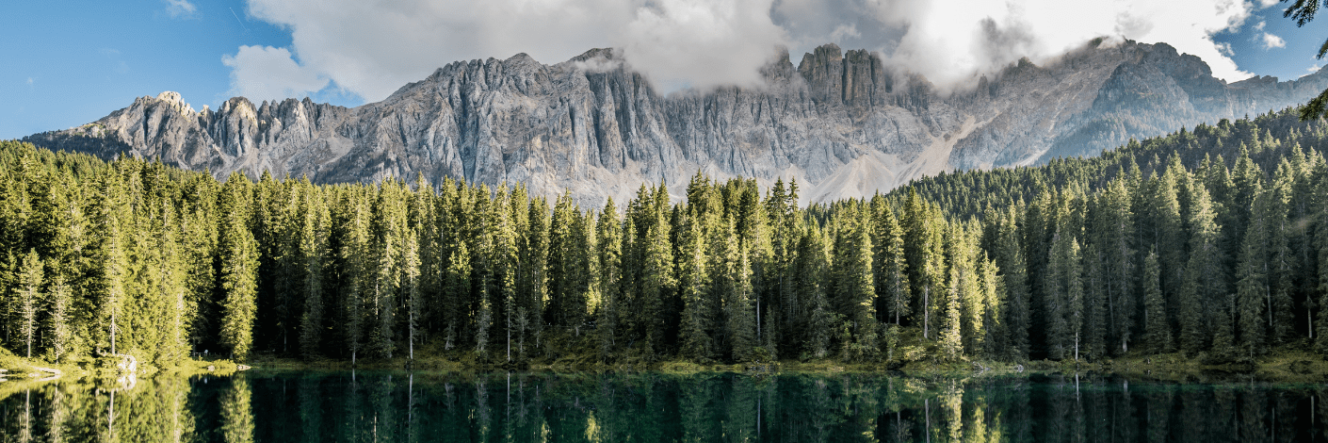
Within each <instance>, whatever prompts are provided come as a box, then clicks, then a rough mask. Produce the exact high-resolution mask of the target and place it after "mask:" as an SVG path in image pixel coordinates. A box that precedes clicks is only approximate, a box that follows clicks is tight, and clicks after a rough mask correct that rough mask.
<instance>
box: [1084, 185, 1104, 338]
mask: <svg viewBox="0 0 1328 443" xmlns="http://www.w3.org/2000/svg"><path fill="white" fill-rule="evenodd" d="M1092 212H1095V210H1090V213H1092ZM1083 259H1084V328H1083V346H1082V347H1081V348H1082V353H1083V354H1086V355H1088V356H1090V357H1092V358H1093V359H1100V358H1105V357H1106V356H1107V326H1108V325H1107V292H1106V283H1105V281H1106V273H1105V270H1104V269H1103V268H1104V267H1105V265H1104V264H1103V253H1102V249H1101V248H1100V247H1099V246H1098V245H1097V244H1096V243H1089V244H1088V246H1087V247H1086V248H1084V254H1083Z"/></svg>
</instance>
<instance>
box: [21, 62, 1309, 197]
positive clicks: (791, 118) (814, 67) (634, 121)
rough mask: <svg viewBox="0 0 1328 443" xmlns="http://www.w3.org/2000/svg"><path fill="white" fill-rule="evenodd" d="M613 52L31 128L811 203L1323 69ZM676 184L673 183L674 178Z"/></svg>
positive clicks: (142, 142) (121, 144)
mask: <svg viewBox="0 0 1328 443" xmlns="http://www.w3.org/2000/svg"><path fill="white" fill-rule="evenodd" d="M620 60H621V57H617V56H616V55H615V53H614V52H613V51H611V50H602V49H597V50H592V51H589V52H586V53H585V54H583V55H581V56H578V57H576V58H574V59H572V60H569V61H566V62H563V63H559V64H555V65H544V64H540V63H539V62H536V61H535V60H533V59H531V58H530V57H528V56H526V55H525V54H518V55H516V56H513V57H511V58H508V59H506V60H497V59H492V58H491V59H488V60H482V61H481V60H472V61H469V62H456V63H452V64H449V65H447V66H445V67H443V68H441V69H438V70H437V71H436V72H434V74H433V75H431V76H429V77H428V78H426V79H424V80H422V81H419V82H416V83H411V84H408V85H406V86H404V87H402V88H401V89H400V90H398V91H397V92H396V93H394V94H392V95H391V96H390V97H388V98H387V99H386V100H384V101H382V102H378V103H371V104H367V105H364V106H360V107H357V108H344V107H339V106H331V105H325V104H316V103H313V102H312V101H310V100H308V99H305V100H303V101H298V100H294V99H289V100H285V101H281V102H263V103H261V104H260V105H257V106H255V105H254V104H253V103H251V102H250V101H249V100H247V99H245V98H242V97H237V98H232V99H230V100H228V101H226V102H225V103H224V104H223V105H222V106H221V108H220V109H217V110H208V109H206V108H204V109H203V111H202V112H198V111H195V110H193V109H192V108H190V107H189V105H187V104H185V102H184V101H183V100H182V99H181V97H180V96H179V94H176V93H173V92H166V93H162V94H161V95H158V96H157V97H155V98H153V97H142V98H139V99H137V100H135V101H134V103H133V104H132V105H130V106H129V107H127V108H124V109H121V110H118V111H115V112H113V113H111V115H109V116H107V117H105V118H103V119H101V120H98V121H96V122H94V123H90V124H87V125H84V126H81V127H78V128H73V129H69V130H64V131H55V132H48V133H42V134H36V135H33V136H30V137H28V138H27V139H26V140H27V141H29V142H32V143H34V144H37V145H39V146H44V147H48V148H52V149H67V150H76V151H83V152H90V153H93V154H97V155H100V156H103V157H111V156H114V155H117V154H118V153H121V152H127V153H129V154H131V155H135V156H140V157H146V158H158V157H159V158H161V160H162V161H164V162H166V163H168V164H171V165H176V166H180V167H184V168H190V169H196V170H201V169H204V168H207V169H209V170H211V171H212V173H213V174H214V175H216V176H217V177H219V178H224V177H225V176H226V175H229V174H230V173H232V172H234V171H242V172H244V173H246V174H248V175H249V176H251V177H257V176H258V175H260V174H261V173H262V172H263V171H264V170H267V171H270V172H271V173H272V174H273V175H276V176H283V175H287V174H289V175H291V176H301V175H307V176H308V177H309V178H310V179H312V180H313V181H315V182H322V183H328V182H348V181H370V180H380V179H383V178H385V177H389V176H395V177H402V178H406V179H411V180H413V179H414V178H415V176H416V175H417V174H423V175H424V177H425V178H426V179H428V180H430V181H432V182H438V181H441V180H442V179H443V177H452V178H455V179H465V180H466V181H468V182H472V183H474V182H480V183H487V184H489V185H491V186H493V185H497V184H498V183H500V182H503V181H507V182H521V183H525V184H526V185H528V186H529V187H530V189H531V191H532V193H535V194H542V195H555V194H562V193H563V192H564V191H565V190H567V191H570V192H571V194H572V195H573V196H574V197H575V198H576V199H577V201H579V202H580V203H582V204H586V205H600V204H602V202H603V200H604V198H605V197H608V196H613V197H615V200H617V201H626V200H627V198H628V197H629V196H631V195H634V194H635V192H636V189H637V188H638V187H639V186H640V185H641V184H642V183H643V182H658V181H660V180H667V181H668V182H669V183H676V184H679V185H681V184H684V183H686V182H687V180H688V179H689V178H690V177H691V176H692V175H694V174H695V173H696V172H697V171H698V170H700V171H703V172H706V173H708V174H710V175H712V176H716V177H719V178H727V177H731V176H743V177H753V178H756V179H757V180H759V181H760V182H761V183H762V184H769V183H773V182H774V180H776V179H777V178H783V179H784V180H785V181H788V180H789V179H794V178H796V179H797V181H798V184H799V187H800V189H801V195H802V197H803V200H804V202H806V201H824V200H829V199H837V198H845V197H859V196H865V195H871V194H873V193H875V192H876V191H877V190H881V191H885V190H889V189H891V188H893V187H895V186H898V185H900V184H903V183H907V182H908V180H910V179H913V178H916V177H919V176H921V175H928V174H936V173H939V172H942V171H949V170H955V169H971V168H991V167H1004V166H1014V165H1025V164H1033V163H1037V162H1039V161H1043V160H1046V159H1049V158H1051V157H1058V156H1079V155H1095V154H1096V153H1098V152H1101V151H1102V150H1104V149H1108V148H1112V147H1115V146H1118V145H1121V144H1124V143H1125V142H1126V141H1128V140H1129V139H1130V138H1142V137H1148V136H1154V135H1161V134H1164V133H1166V132H1169V131H1173V130H1175V129H1177V128H1179V127H1182V126H1189V125H1194V124H1197V123H1201V122H1209V123H1215V122H1217V121H1218V120H1220V119H1223V118H1235V117H1242V116H1245V115H1254V114H1258V113H1262V112H1267V111H1269V110H1272V109H1281V108H1284V107H1286V106H1290V105H1294V104H1298V103H1301V102H1303V101H1306V100H1307V99H1308V98H1310V97H1312V96H1313V95H1314V94H1317V93H1318V92H1319V91H1321V90H1323V89H1324V88H1325V86H1328V74H1325V73H1324V72H1322V71H1321V72H1319V73H1316V74H1313V75H1309V76H1306V77H1303V78H1301V79H1299V80H1295V81H1288V82H1280V83H1279V82H1278V81H1277V79H1275V78H1272V77H1264V78H1254V79H1250V80H1245V81H1241V82H1237V83H1231V84H1227V83H1225V82H1223V81H1221V80H1218V79H1216V78H1214V77H1213V76H1212V73H1211V71H1210V69H1209V68H1208V66H1207V65H1205V64H1204V63H1203V62H1202V61H1201V60H1200V59H1199V58H1197V57H1194V56H1190V55H1181V54H1178V53H1177V52H1176V51H1175V49H1173V48H1172V47H1170V46H1168V45H1165V44H1156V45H1148V44H1137V43H1133V42H1127V43H1123V44H1119V45H1112V46H1105V45H1096V44H1094V45H1090V46H1089V47H1086V48H1083V49H1081V50H1078V51H1074V52H1071V53H1069V54H1066V55H1065V56H1063V57H1061V58H1060V59H1058V60H1056V61H1054V62H1050V63H1047V64H1046V65H1044V66H1035V65H1033V64H1032V63H1028V62H1021V63H1019V64H1016V65H1013V66H1010V67H1008V68H1006V69H1005V70H1003V71H1002V72H999V73H997V74H994V75H992V76H991V77H990V78H988V77H983V78H981V79H979V80H978V81H977V82H976V86H973V87H969V88H963V89H960V90H959V91H957V92H954V93H948V94H945V93H941V92H938V91H937V90H936V88H934V87H932V85H931V84H930V83H928V82H927V81H926V80H925V79H922V78H920V77H918V76H915V75H911V74H909V73H907V72H901V71H898V70H894V69H891V68H889V67H887V66H884V65H883V63H882V62H881V60H880V58H878V57H877V56H876V55H874V54H872V53H869V52H867V51H848V52H847V53H844V52H842V51H841V50H840V48H838V47H837V46H835V45H826V46H822V47H820V48H817V49H816V51H815V52H814V53H811V54H806V55H804V56H803V58H802V61H801V63H799V64H798V66H796V67H795V66H794V65H793V64H792V62H791V61H790V60H789V58H788V57H782V58H781V59H779V60H777V61H776V62H774V63H772V64H771V65H769V66H767V67H766V68H765V69H764V70H763V71H762V73H763V75H764V77H765V79H766V86H765V87H762V88H747V89H741V88H721V89H717V90H711V91H704V92H702V91H692V90H684V91H680V92H674V93H670V94H667V95H663V94H661V93H659V92H658V91H656V90H655V89H654V88H653V87H652V86H651V84H650V82H649V81H647V80H646V78H644V77H643V76H642V75H641V74H639V73H637V72H635V71H633V70H632V69H631V67H630V66H626V65H624V64H623V63H621V61H620ZM677 194H681V193H680V192H675V195H677Z"/></svg>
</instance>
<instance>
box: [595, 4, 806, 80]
mask: <svg viewBox="0 0 1328 443" xmlns="http://www.w3.org/2000/svg"><path fill="white" fill-rule="evenodd" d="M770 1H771V0H658V1H656V2H652V3H653V4H646V5H643V6H641V7H640V8H638V9H637V11H636V18H635V19H634V20H632V21H631V22H629V23H628V24H627V25H626V29H625V31H624V32H623V34H621V35H618V36H617V37H616V38H615V40H617V41H616V42H615V45H617V46H621V47H622V48H623V55H624V56H625V57H626V59H627V62H628V63H629V64H631V65H632V67H634V68H637V69H640V70H642V71H643V72H645V73H646V75H647V76H649V77H650V78H651V79H652V80H654V81H656V82H657V83H660V82H662V83H664V84H666V85H691V86H693V87H698V88H706V87H711V86H719V85H742V86H754V85H759V84H760V83H761V76H760V73H759V71H758V69H759V68H760V67H761V66H762V65H764V64H766V63H767V62H768V61H769V60H770V59H771V58H772V57H773V56H774V54H775V46H776V45H778V44H780V43H781V42H783V30H782V29H780V28H779V27H778V26H775V24H774V23H773V22H772V21H771V20H770V16H769V15H768V14H753V13H752V11H769V10H770V4H771V3H770Z"/></svg>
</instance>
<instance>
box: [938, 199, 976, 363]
mask: <svg viewBox="0 0 1328 443" xmlns="http://www.w3.org/2000/svg"><path fill="white" fill-rule="evenodd" d="M945 246H946V252H947V255H948V256H949V257H948V258H949V262H950V266H949V268H950V276H949V279H948V280H949V285H948V287H947V288H946V290H945V292H944V293H943V296H942V297H940V299H939V300H937V302H938V311H939V312H940V314H941V317H940V319H939V320H940V324H939V325H937V326H938V328H937V329H938V331H937V332H938V333H937V344H938V345H939V346H940V348H941V352H943V353H944V354H945V355H944V356H945V357H946V358H949V359H951V360H954V359H958V358H959V357H961V356H963V354H964V350H965V344H966V343H965V340H964V338H965V337H964V336H963V318H962V312H963V310H964V307H965V304H966V303H965V301H966V299H972V298H973V297H974V295H975V294H974V293H975V292H976V290H977V289H978V288H977V281H976V278H975V277H976V272H975V269H974V267H973V262H972V259H973V257H972V254H971V252H970V251H969V246H968V239H967V236H966V235H965V233H964V231H963V228H962V227H961V226H959V225H958V224H955V225H951V226H950V227H949V229H947V230H946V237H945Z"/></svg>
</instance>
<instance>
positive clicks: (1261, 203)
mask: <svg viewBox="0 0 1328 443" xmlns="http://www.w3.org/2000/svg"><path fill="white" fill-rule="evenodd" d="M1255 187H1256V198H1255V201H1254V206H1255V209H1254V210H1253V211H1251V213H1252V215H1253V216H1252V217H1251V218H1250V223H1249V225H1248V227H1247V229H1246V231H1245V241H1244V242H1242V243H1241V246H1240V257H1239V261H1238V263H1237V265H1236V278H1237V281H1236V300H1237V304H1236V307H1235V308H1236V313H1237V318H1238V319H1239V322H1238V323H1237V325H1238V326H1239V331H1240V335H1239V338H1240V344H1241V348H1242V349H1244V350H1245V352H1246V354H1247V355H1249V356H1254V355H1257V354H1262V353H1263V346H1264V345H1265V343H1266V339H1267V331H1268V326H1270V325H1269V323H1271V321H1272V317H1271V315H1272V313H1271V312H1269V311H1267V307H1268V305H1269V304H1271V291H1270V289H1269V287H1268V249H1267V244H1268V241H1267V229H1266V226H1265V221H1266V218H1265V217H1264V215H1265V213H1266V207H1267V206H1268V198H1269V197H1271V196H1270V195H1269V194H1267V193H1264V192H1261V190H1260V189H1259V186H1258V184H1257V183H1256V184H1255Z"/></svg>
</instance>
